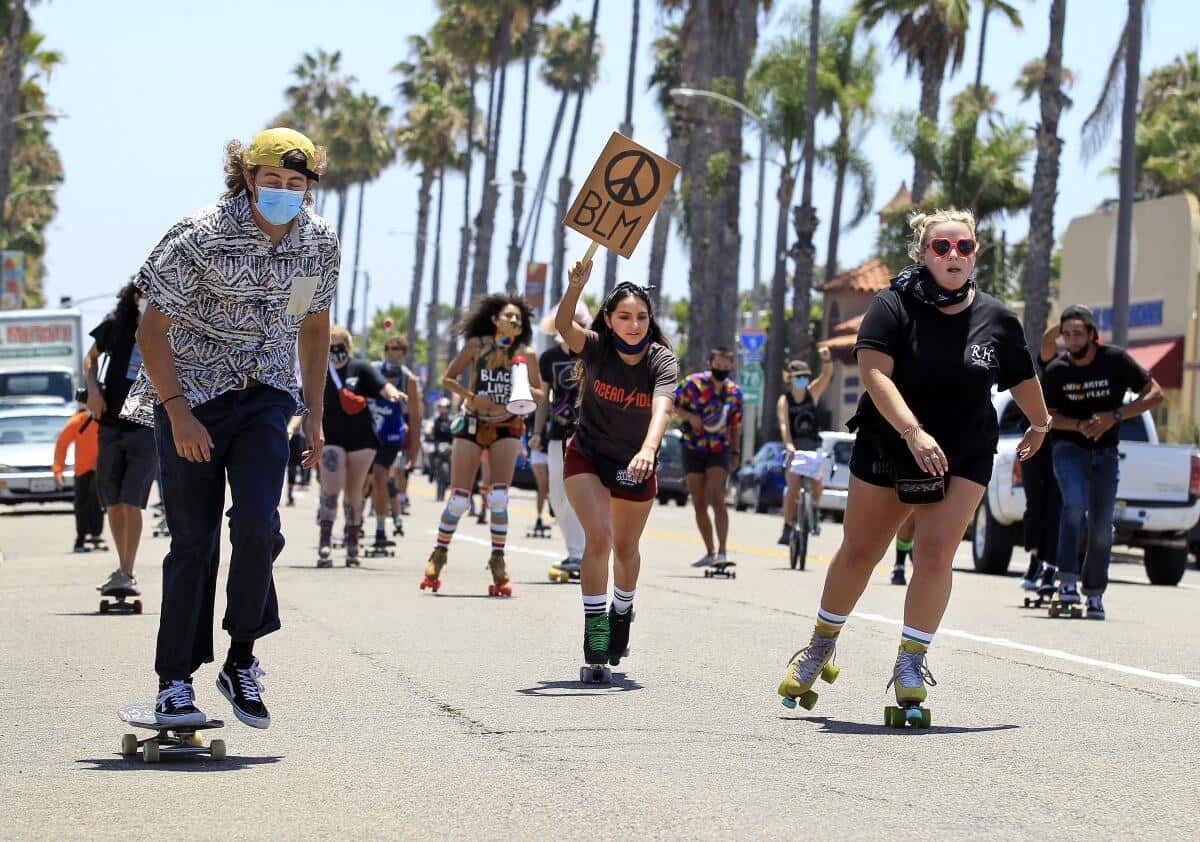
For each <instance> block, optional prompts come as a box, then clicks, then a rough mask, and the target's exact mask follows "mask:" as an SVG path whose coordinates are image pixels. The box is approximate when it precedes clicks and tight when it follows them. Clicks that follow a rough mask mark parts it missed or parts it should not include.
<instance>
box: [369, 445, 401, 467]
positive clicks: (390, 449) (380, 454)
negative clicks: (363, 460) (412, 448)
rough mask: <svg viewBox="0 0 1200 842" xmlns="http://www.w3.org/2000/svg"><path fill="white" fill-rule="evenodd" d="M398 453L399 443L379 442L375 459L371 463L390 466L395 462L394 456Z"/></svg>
mask: <svg viewBox="0 0 1200 842" xmlns="http://www.w3.org/2000/svg"><path fill="white" fill-rule="evenodd" d="M399 455H400V445H398V444H381V445H379V449H378V450H376V451H375V461H374V462H373V463H372V464H373V465H378V466H379V467H381V468H390V467H392V465H393V464H395V462H396V457H397V456H399Z"/></svg>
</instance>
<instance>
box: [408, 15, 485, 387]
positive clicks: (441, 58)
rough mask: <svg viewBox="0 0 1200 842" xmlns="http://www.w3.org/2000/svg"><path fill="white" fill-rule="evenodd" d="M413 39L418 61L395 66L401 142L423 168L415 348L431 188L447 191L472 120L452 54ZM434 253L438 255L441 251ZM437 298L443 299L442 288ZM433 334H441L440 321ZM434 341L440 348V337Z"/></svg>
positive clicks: (412, 306) (412, 300)
mask: <svg viewBox="0 0 1200 842" xmlns="http://www.w3.org/2000/svg"><path fill="white" fill-rule="evenodd" d="M409 44H410V45H411V48H412V52H413V57H414V61H413V62H400V63H399V64H397V65H396V66H395V67H394V68H393V70H394V71H395V72H397V73H399V74H401V75H402V77H403V78H402V80H401V82H400V84H399V85H398V86H397V87H398V89H399V91H400V94H401V96H402V97H403V98H404V100H405V101H406V102H407V103H408V104H409V108H408V110H407V112H406V113H405V122H404V124H403V125H402V126H401V127H400V129H399V132H398V134H397V142H398V144H399V146H400V148H401V149H402V150H403V154H404V159H405V161H407V162H408V163H410V164H415V165H417V166H419V167H420V169H421V172H420V187H419V188H418V191H417V237H416V249H415V252H416V254H415V257H414V261H413V278H412V286H411V290H410V297H409V306H408V311H407V319H408V323H407V333H408V346H409V348H413V349H415V348H416V347H417V345H416V339H417V313H418V312H419V310H420V304H421V287H422V278H423V275H424V271H425V250H426V243H427V242H428V237H427V234H428V230H429V214H430V208H431V205H432V196H431V193H430V190H431V187H432V185H433V182H434V181H437V182H438V183H439V196H440V195H441V194H442V193H443V192H444V184H445V179H444V172H445V170H446V168H447V167H455V166H457V165H458V163H459V161H458V151H457V144H458V137H459V135H460V134H461V132H462V129H463V127H464V124H465V122H466V108H467V93H466V89H465V87H464V86H463V84H462V80H461V79H460V78H459V77H458V74H457V72H456V71H455V68H454V62H453V61H452V59H451V57H450V56H449V55H448V54H446V53H445V52H439V51H438V50H436V49H435V48H434V46H433V44H432V43H431V42H430V41H429V40H428V39H426V38H424V37H422V36H419V35H417V36H413V37H412V38H410V39H409ZM439 201H440V199H439ZM439 212H440V211H439ZM439 238H440V231H439ZM434 259H435V261H436V260H437V255H435V258H434ZM438 268H439V269H440V266H439V267H438ZM434 303H435V305H436V303H437V298H436V294H435V297H434ZM433 338H434V340H436V325H435V326H434V337H433ZM429 347H430V348H431V349H434V354H436V348H437V344H436V341H435V342H434V343H433V344H432V345H430V346H429ZM430 382H434V381H430Z"/></svg>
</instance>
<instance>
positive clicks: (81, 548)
mask: <svg viewBox="0 0 1200 842" xmlns="http://www.w3.org/2000/svg"><path fill="white" fill-rule="evenodd" d="M87 551H88V548H87V547H86V546H85V545H84V543H83V539H82V538H76V539H75V547H74V549H72V550H71V552H74V553H86V552H87Z"/></svg>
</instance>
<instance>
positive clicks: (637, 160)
mask: <svg viewBox="0 0 1200 842" xmlns="http://www.w3.org/2000/svg"><path fill="white" fill-rule="evenodd" d="M643 167H649V168H650V189H649V190H645V191H643V190H642V189H641V187H639V186H638V176H639V175H640V174H641V172H642V168H643ZM660 180H661V176H660V175H659V172H658V164H657V163H656V162H655V160H654V159H653V158H652V157H650V156H649V155H647V154H646V153H645V152H642V151H640V150H638V149H629V150H626V151H625V152H622V153H621V154H620V155H616V156H614V157H613V159H612V160H611V161H609V162H608V166H607V167H605V168H604V189H605V190H607V191H608V195H609V196H611V197H612V200H613V201H614V202H616V203H617V204H619V205H625V206H627V207H637V206H638V205H644V204H646V202H648V201H650V200H651V199H653V198H654V195H655V194H656V193H658V187H659V183H660Z"/></svg>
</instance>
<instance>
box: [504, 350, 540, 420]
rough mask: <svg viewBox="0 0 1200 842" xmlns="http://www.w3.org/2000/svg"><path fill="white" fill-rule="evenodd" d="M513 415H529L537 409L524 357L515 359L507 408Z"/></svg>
mask: <svg viewBox="0 0 1200 842" xmlns="http://www.w3.org/2000/svg"><path fill="white" fill-rule="evenodd" d="M505 409H507V410H508V411H509V412H510V413H512V414H513V415H528V414H529V413H531V412H533V411H534V410H535V409H537V403H536V402H535V401H534V399H533V392H532V391H530V389H529V368H528V367H527V366H526V365H525V358H524V357H513V366H512V390H511V391H510V392H509V398H508V405H507V406H506V407H505Z"/></svg>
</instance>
